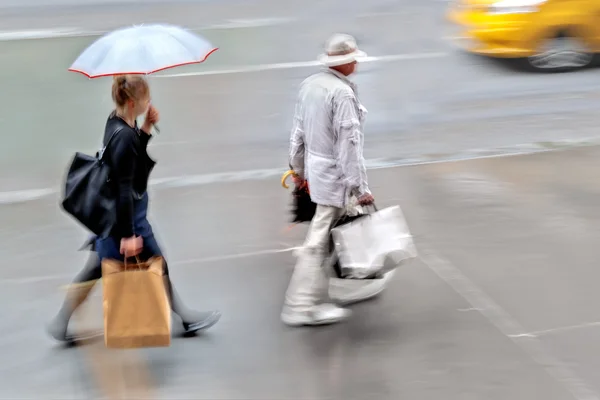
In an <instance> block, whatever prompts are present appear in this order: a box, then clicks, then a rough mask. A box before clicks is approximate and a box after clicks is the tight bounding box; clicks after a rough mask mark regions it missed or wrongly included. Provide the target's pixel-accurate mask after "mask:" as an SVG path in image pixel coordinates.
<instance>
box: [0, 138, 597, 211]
mask: <svg viewBox="0 0 600 400" xmlns="http://www.w3.org/2000/svg"><path fill="white" fill-rule="evenodd" d="M557 143H559V144H560V143H562V144H563V145H564V146H565V147H564V148H568V147H574V146H591V145H598V144H600V138H585V139H582V140H572V141H568V140H565V141H563V142H557ZM564 148H562V147H560V146H557V147H555V148H548V147H544V146H541V145H538V144H535V143H531V144H519V145H515V146H511V147H510V148H508V149H507V148H499V149H490V150H486V151H485V153H484V154H476V153H474V152H473V151H471V150H466V151H463V152H460V153H457V154H454V155H451V156H448V157H442V158H438V159H434V160H429V159H394V160H385V159H375V160H367V168H368V169H370V170H377V169H389V168H401V167H413V166H418V165H431V164H440V163H450V162H462V161H468V160H481V159H490V158H500V157H514V156H522V155H526V154H539V153H550V152H555V151H560V150H563V149H564ZM510 149H513V150H510ZM283 172H285V168H268V169H259V170H244V171H231V172H221V173H214V174H198V175H180V176H173V177H165V178H158V179H151V180H150V186H152V187H158V188H159V189H160V188H183V187H193V186H200V185H210V184H214V183H230V182H242V181H259V180H266V179H272V178H275V177H280V176H281V174H283ZM57 193H58V190H57V189H56V188H45V189H30V190H14V191H5V192H0V206H1V205H7V204H15V203H23V202H27V201H34V200H40V199H43V198H46V197H48V196H52V195H56V194H57Z"/></svg>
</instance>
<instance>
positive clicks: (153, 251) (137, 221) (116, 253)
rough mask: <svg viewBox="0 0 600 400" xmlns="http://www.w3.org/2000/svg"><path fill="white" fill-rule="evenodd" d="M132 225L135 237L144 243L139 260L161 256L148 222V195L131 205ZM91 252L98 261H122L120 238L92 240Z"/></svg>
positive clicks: (145, 194)
mask: <svg viewBox="0 0 600 400" xmlns="http://www.w3.org/2000/svg"><path fill="white" fill-rule="evenodd" d="M133 218H134V220H133V225H134V232H135V234H136V236H141V237H142V239H143V241H144V247H143V250H142V252H141V254H140V255H139V256H138V257H139V258H140V259H141V260H147V259H149V258H152V257H154V256H162V255H163V253H162V250H161V248H160V246H159V245H158V242H157V241H156V238H155V237H154V232H153V231H152V226H151V225H150V222H149V221H148V193H147V192H146V193H144V195H143V196H142V197H141V198H140V199H139V200H136V201H135V202H134V204H133ZM92 240H94V243H93V244H92V249H93V251H96V252H97V253H98V256H99V257H100V260H102V259H105V258H110V259H114V260H120V261H123V255H122V254H121V238H116V237H111V236H109V237H107V238H104V239H99V238H97V237H95V238H93V239H92Z"/></svg>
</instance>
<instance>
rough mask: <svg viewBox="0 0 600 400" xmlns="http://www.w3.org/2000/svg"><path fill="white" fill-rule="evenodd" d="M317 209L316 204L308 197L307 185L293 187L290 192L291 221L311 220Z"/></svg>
mask: <svg viewBox="0 0 600 400" xmlns="http://www.w3.org/2000/svg"><path fill="white" fill-rule="evenodd" d="M316 211H317V205H316V204H315V203H313V202H312V200H311V199H310V193H309V192H308V186H307V185H304V186H302V187H300V188H295V189H294V191H293V192H292V217H293V218H292V222H293V223H303V222H310V221H312V219H313V217H314V216H315V212H316Z"/></svg>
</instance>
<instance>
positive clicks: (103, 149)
mask: <svg viewBox="0 0 600 400" xmlns="http://www.w3.org/2000/svg"><path fill="white" fill-rule="evenodd" d="M122 130H123V128H122V127H121V128H118V129H116V130H115V131H114V132H113V133H112V135H110V137H109V138H108V142H106V145H105V146H104V147H102V148H101V149H100V151H99V152H98V154H97V155H96V157H97V158H98V160H100V161H102V160H104V154H106V149H107V148H108V146H109V145H110V142H112V140H113V138H114V137H115V136H117V133H119V132H121V131H122Z"/></svg>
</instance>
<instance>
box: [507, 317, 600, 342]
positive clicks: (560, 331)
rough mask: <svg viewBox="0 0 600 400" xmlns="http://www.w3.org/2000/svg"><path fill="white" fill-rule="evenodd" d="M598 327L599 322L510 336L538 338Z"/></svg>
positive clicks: (599, 325)
mask: <svg viewBox="0 0 600 400" xmlns="http://www.w3.org/2000/svg"><path fill="white" fill-rule="evenodd" d="M598 327H600V321H598V322H589V323H586V324H579V325H570V326H561V327H559V328H553V329H544V330H541V331H533V332H527V333H519V334H515V335H512V336H511V337H513V338H537V337H540V336H545V335H552V334H555V333H562V332H569V331H574V330H579V329H586V328H598Z"/></svg>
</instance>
